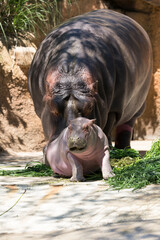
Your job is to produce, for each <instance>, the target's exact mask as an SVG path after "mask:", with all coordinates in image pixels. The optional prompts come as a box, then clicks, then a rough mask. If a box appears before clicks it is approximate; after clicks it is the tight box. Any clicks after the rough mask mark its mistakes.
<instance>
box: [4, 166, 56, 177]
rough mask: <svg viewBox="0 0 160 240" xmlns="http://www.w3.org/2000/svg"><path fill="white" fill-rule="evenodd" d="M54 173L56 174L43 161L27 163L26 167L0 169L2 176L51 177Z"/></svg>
mask: <svg viewBox="0 0 160 240" xmlns="http://www.w3.org/2000/svg"><path fill="white" fill-rule="evenodd" d="M31 164H32V163H31ZM53 175H54V174H53V171H52V169H51V168H50V167H48V166H46V165H45V164H42V163H34V165H30V164H27V165H26V167H25V168H24V169H16V170H0V176H12V177H49V176H53Z"/></svg>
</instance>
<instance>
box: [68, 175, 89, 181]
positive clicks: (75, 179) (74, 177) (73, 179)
mask: <svg viewBox="0 0 160 240" xmlns="http://www.w3.org/2000/svg"><path fill="white" fill-rule="evenodd" d="M70 181H71V182H85V181H86V179H85V177H83V176H77V177H76V176H72V177H71V178H70Z"/></svg>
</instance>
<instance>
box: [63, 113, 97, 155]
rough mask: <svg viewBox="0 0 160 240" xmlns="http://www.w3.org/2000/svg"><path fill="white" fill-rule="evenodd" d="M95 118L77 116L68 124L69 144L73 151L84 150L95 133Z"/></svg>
mask: <svg viewBox="0 0 160 240" xmlns="http://www.w3.org/2000/svg"><path fill="white" fill-rule="evenodd" d="M94 122H95V119H92V120H89V119H87V118H81V117H79V118H76V119H74V120H72V121H71V122H70V124H69V126H68V136H67V146H68V148H69V150H70V151H71V152H81V151H84V150H85V149H86V148H87V146H88V143H89V140H90V139H91V134H92V133H93V131H92V130H93V123H94Z"/></svg>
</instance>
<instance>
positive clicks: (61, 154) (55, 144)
mask: <svg viewBox="0 0 160 240" xmlns="http://www.w3.org/2000/svg"><path fill="white" fill-rule="evenodd" d="M94 121H95V120H89V119H87V118H82V117H79V118H76V119H74V120H72V121H71V122H70V124H69V126H68V127H67V128H65V129H64V130H63V131H62V133H61V134H60V135H59V137H58V138H56V139H55V140H54V141H52V142H51V143H50V145H49V146H48V148H47V151H46V161H47V162H46V163H47V164H49V166H50V167H51V168H52V169H53V172H54V173H58V174H60V175H62V176H70V177H71V179H70V180H71V181H84V180H85V178H84V174H88V173H91V172H94V171H96V170H97V169H99V168H101V170H102V176H103V178H104V179H108V178H109V177H113V176H114V173H113V172H112V169H111V166H110V162H109V147H108V140H107V137H106V136H105V134H104V133H103V131H102V130H101V128H100V127H98V126H97V125H95V124H94Z"/></svg>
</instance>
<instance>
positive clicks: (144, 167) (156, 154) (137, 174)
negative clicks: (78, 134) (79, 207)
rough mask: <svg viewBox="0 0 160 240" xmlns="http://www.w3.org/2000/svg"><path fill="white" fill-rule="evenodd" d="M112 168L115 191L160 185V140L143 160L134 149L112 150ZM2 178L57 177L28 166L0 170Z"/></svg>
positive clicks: (44, 169) (94, 177) (39, 167)
mask: <svg viewBox="0 0 160 240" xmlns="http://www.w3.org/2000/svg"><path fill="white" fill-rule="evenodd" d="M110 158H111V160H110V161H111V166H112V168H113V171H114V173H115V177H112V178H110V179H109V180H108V181H107V182H108V183H109V185H110V187H111V188H113V189H118V190H120V189H124V188H133V189H134V190H136V189H138V188H142V187H145V186H146V185H148V184H153V183H154V184H159V183H160V139H159V140H158V141H157V142H155V143H153V145H152V147H151V150H150V151H148V152H147V153H146V155H145V156H144V157H143V158H141V157H140V154H139V152H138V151H136V150H134V149H124V150H121V149H116V148H113V149H112V150H110ZM0 176H15V177H16V176H25V177H44V176H54V177H55V176H57V175H55V174H53V171H52V170H51V169H50V168H49V167H47V166H46V165H44V164H41V163H37V164H36V165H35V164H34V165H33V166H32V165H30V164H29V165H26V167H25V169H21V170H0ZM86 179H87V180H97V179H102V175H101V172H100V171H99V172H97V173H93V174H91V175H89V176H86Z"/></svg>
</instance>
